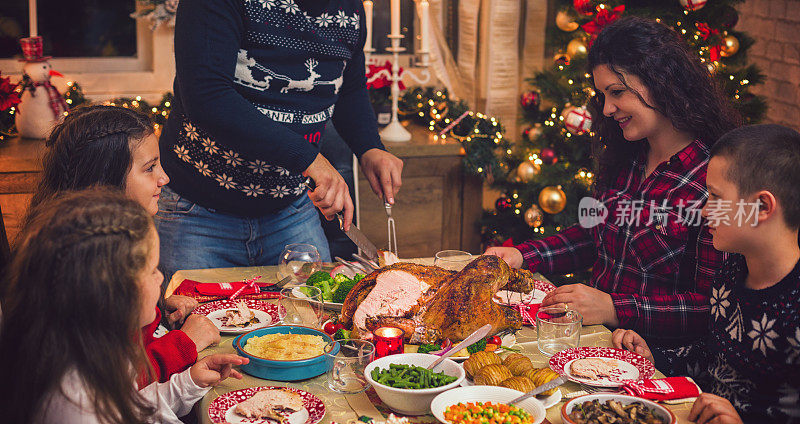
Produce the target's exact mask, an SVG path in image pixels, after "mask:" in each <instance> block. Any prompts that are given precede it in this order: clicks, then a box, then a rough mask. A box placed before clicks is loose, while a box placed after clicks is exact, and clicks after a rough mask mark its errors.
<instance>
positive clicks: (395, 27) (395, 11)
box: [391, 0, 400, 35]
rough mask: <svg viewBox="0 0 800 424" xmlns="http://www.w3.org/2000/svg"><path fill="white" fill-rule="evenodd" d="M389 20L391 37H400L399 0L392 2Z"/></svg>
mask: <svg viewBox="0 0 800 424" xmlns="http://www.w3.org/2000/svg"><path fill="white" fill-rule="evenodd" d="M391 20H392V34H391V35H400V0H392V8H391Z"/></svg>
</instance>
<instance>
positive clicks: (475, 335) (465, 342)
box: [427, 324, 492, 370]
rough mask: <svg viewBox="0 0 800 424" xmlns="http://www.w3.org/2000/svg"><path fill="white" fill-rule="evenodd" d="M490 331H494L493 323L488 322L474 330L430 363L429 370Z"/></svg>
mask: <svg viewBox="0 0 800 424" xmlns="http://www.w3.org/2000/svg"><path fill="white" fill-rule="evenodd" d="M490 331H492V324H486V325H484V326H483V327H481V328H479V329H477V330H475V331H473V332H472V334H470V335H469V336H467V338H466V339H464V340H462V341H461V343H459V344H457V345H455V346H453V347H452V348H451V349H450V350H448V351H447V352H445V353H444V354H443V355H442V356H440V357H439V359H437V360H435V361H433V363H432V364H430V365H428V367H427V368H428V369H429V370H432V369H433V368H434V367H435V366H437V365H439V364H440V363H441V362H442V361H444V360H445V359H446V358H449V357H451V356H453V355H454V354H455V353H456V352H458V351H459V350H461V349H463V348H465V347H467V346H469V345H471V344H473V343H475V342H477V341H478V340H480V339H482V338H484V337H486V336H488V335H489V332H490Z"/></svg>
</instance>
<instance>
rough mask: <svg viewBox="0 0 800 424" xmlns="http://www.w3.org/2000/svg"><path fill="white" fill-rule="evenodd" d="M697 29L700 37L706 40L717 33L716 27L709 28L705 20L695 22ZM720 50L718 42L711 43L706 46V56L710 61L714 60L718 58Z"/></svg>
mask: <svg viewBox="0 0 800 424" xmlns="http://www.w3.org/2000/svg"><path fill="white" fill-rule="evenodd" d="M695 26H697V30H698V31H700V37H702V38H703V41H706V40H708V39H709V38H710V37H716V36H718V35H719V30H718V29H716V28H711V27H710V26H708V24H707V23H705V22H699V23H696V24H695ZM720 51H722V46H721V45H719V44H716V45H713V46H711V47H709V48H708V58H709V59H711V61H712V62H716V61H717V60H719V57H720Z"/></svg>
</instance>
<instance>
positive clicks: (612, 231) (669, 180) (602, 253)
mask: <svg viewBox="0 0 800 424" xmlns="http://www.w3.org/2000/svg"><path fill="white" fill-rule="evenodd" d="M708 160H709V149H708V147H707V146H706V145H705V144H703V143H701V142H700V141H695V142H693V143H691V144H690V145H689V146H687V147H686V148H684V149H683V150H681V151H680V152H678V153H676V154H675V155H673V156H672V157H671V158H670V160H669V161H667V162H663V163H661V164H659V165H658V167H656V169H655V170H654V171H653V173H652V174H651V175H650V176H648V177H647V178H646V179H644V180H643V176H644V170H645V163H646V158H645V154H644V151H642V153H641V154H640V155H639V156H638V158H637V159H636V160H635V161H634V162H633V164H632V165H631V167H630V168H628V169H625V170H621V171H620V173H619V175H617V177H616V178H615V179H613V180H612V181H613V184H611V186H610V187H611V188H610V189H608V190H606V191H604V192H602V193H595V198H598V200H601V201H602V202H603V203H604V204H605V206H606V207H607V208H608V212H609V216H608V218H607V219H606V221H605V222H604V223H601V224H599V225H597V226H595V227H593V228H590V229H586V228H583V227H581V226H580V225H577V224H576V225H574V226H572V227H569V228H567V229H566V230H564V231H562V232H560V233H558V234H556V235H553V236H550V237H547V238H545V239H542V240H529V241H527V242H525V243H523V244H521V245H519V246H517V248H518V249H519V250H520V251H521V252H522V257H523V258H524V260H525V264H526V265H527V266H528V268H530V269H531V270H532V271H539V272H542V273H544V274H547V273H559V274H563V273H568V272H573V271H575V270H576V269H581V268H586V267H588V266H592V278H591V281H590V282H589V284H590V285H592V286H593V287H595V288H598V289H600V290H602V291H604V292H606V293H610V294H611V298H612V300H613V302H614V307H615V309H616V311H617V317H618V318H619V326H620V328H630V329H634V330H636V331H637V332H639V333H640V334H642V335H643V336H644V337H645V338H647V339H648V341H650V340H656V341H661V342H662V343H663V344H666V345H675V344H676V343H677V342H684V341H687V340H690V339H693V338H696V337H697V336H700V335H702V334H703V333H705V332H706V331H707V328H708V317H709V293H710V287H711V284H712V281H713V278H714V274H715V273H716V271H717V270H718V269H719V268H720V267H721V265H722V262H723V261H724V260H725V258H726V257H727V255H726V254H725V253H723V252H720V251H717V250H716V249H714V246H713V245H712V243H711V234H710V233H709V232H708V227H707V226H706V222H705V219H703V218H702V217H701V216H700V209H701V208H702V206H703V204H704V203H705V201H706V200H707V198H708V193H707V191H706V186H705V183H706V166H707V165H708ZM639 201H642V202H644V205H643V207H641V208H637V207H635V205H636V202H639ZM651 205H655V206H656V207H654V208H651ZM636 209H639V210H640V211H641V213H640V214H639V216H638V218H639V219H638V222H636V219H635V216H636V214H633V213H631V211H632V210H636ZM651 218H652V220H653V222H649V221H650V220H651ZM658 218H661V220H659V219H658ZM692 221H694V222H692ZM648 223H649V224H648ZM698 225H700V226H698Z"/></svg>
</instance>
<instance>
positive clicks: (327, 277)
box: [306, 267, 364, 311]
mask: <svg viewBox="0 0 800 424" xmlns="http://www.w3.org/2000/svg"><path fill="white" fill-rule="evenodd" d="M362 278H364V275H363V274H353V275H350V273H347V272H340V271H339V268H338V267H337V268H334V269H333V271H331V272H326V271H317V272H315V273H313V274H311V276H310V277H308V280H306V285H307V286H311V287H316V288H318V289H319V291H320V292H322V302H323V303H324V305H325V307H326V308H328V309H332V310H336V311H341V310H342V303H343V302H344V299H345V298H346V297H347V293H350V290H352V289H353V287H355V285H356V283H358V282H359V281H361V279H362Z"/></svg>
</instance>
